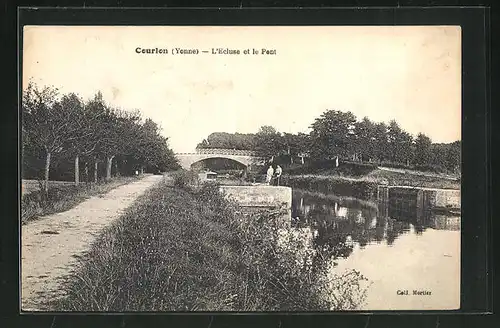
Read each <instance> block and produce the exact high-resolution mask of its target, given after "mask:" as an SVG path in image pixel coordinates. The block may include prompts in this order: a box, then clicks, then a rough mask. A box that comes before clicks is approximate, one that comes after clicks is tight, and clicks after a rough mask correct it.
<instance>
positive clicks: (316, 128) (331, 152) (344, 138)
mask: <svg viewBox="0 0 500 328" xmlns="http://www.w3.org/2000/svg"><path fill="white" fill-rule="evenodd" d="M355 122H356V117H355V116H354V115H353V114H352V113H351V112H347V113H343V112H341V111H335V110H328V111H326V112H324V113H323V114H322V115H321V116H320V117H319V118H317V119H316V120H315V121H314V123H313V124H312V126H311V128H312V131H311V133H310V137H311V157H313V159H316V160H320V159H329V158H334V157H335V156H341V157H347V156H349V153H350V152H351V151H352V145H351V142H352V140H353V137H352V134H353V129H354V123H355Z"/></svg>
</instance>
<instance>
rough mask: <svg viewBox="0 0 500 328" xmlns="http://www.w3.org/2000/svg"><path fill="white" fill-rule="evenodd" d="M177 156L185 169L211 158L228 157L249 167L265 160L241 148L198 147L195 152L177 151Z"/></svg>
mask: <svg viewBox="0 0 500 328" xmlns="http://www.w3.org/2000/svg"><path fill="white" fill-rule="evenodd" d="M175 157H177V159H178V160H179V164H180V165H181V167H182V168H183V169H186V170H189V169H190V168H191V165H193V164H194V163H196V162H200V161H203V160H206V159H209V158H226V159H230V160H233V161H236V162H238V163H241V164H243V165H245V166H246V167H248V168H249V169H250V167H251V166H252V165H255V164H261V163H262V162H263V160H262V159H261V158H260V157H258V156H256V154H255V152H254V151H251V150H239V149H221V148H202V149H196V152H195V153H176V154H175Z"/></svg>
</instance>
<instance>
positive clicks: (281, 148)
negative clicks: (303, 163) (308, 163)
mask: <svg viewBox="0 0 500 328" xmlns="http://www.w3.org/2000/svg"><path fill="white" fill-rule="evenodd" d="M286 148H287V147H286V144H285V141H284V139H283V137H282V135H281V133H279V132H278V131H277V130H276V129H275V128H274V127H272V126H267V125H265V126H262V127H261V128H260V129H259V132H257V134H256V135H255V151H256V152H257V155H258V156H261V157H266V158H272V157H273V156H279V155H282V154H285V153H286V150H285V149H286Z"/></svg>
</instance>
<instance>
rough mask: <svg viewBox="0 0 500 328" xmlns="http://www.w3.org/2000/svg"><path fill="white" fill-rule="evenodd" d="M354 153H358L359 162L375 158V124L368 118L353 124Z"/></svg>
mask: <svg viewBox="0 0 500 328" xmlns="http://www.w3.org/2000/svg"><path fill="white" fill-rule="evenodd" d="M354 126H355V128H354V135H355V141H354V142H355V145H354V148H355V152H356V153H358V154H359V155H360V156H359V157H360V159H361V160H370V159H372V158H373V157H374V156H375V147H374V146H375V140H376V132H375V124H374V123H373V122H371V121H370V120H369V119H368V117H364V118H363V120H362V121H360V122H356V123H355V124H354Z"/></svg>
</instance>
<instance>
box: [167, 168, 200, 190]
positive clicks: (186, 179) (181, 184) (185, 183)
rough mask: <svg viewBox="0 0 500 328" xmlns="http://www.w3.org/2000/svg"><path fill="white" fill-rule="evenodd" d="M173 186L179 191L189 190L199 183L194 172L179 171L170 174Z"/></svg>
mask: <svg viewBox="0 0 500 328" xmlns="http://www.w3.org/2000/svg"><path fill="white" fill-rule="evenodd" d="M172 177H173V179H174V186H175V187H177V188H180V189H189V188H192V187H193V186H197V185H199V183H200V180H199V177H198V174H197V173H196V172H194V171H187V170H180V171H176V172H174V173H173V174H172Z"/></svg>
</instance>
